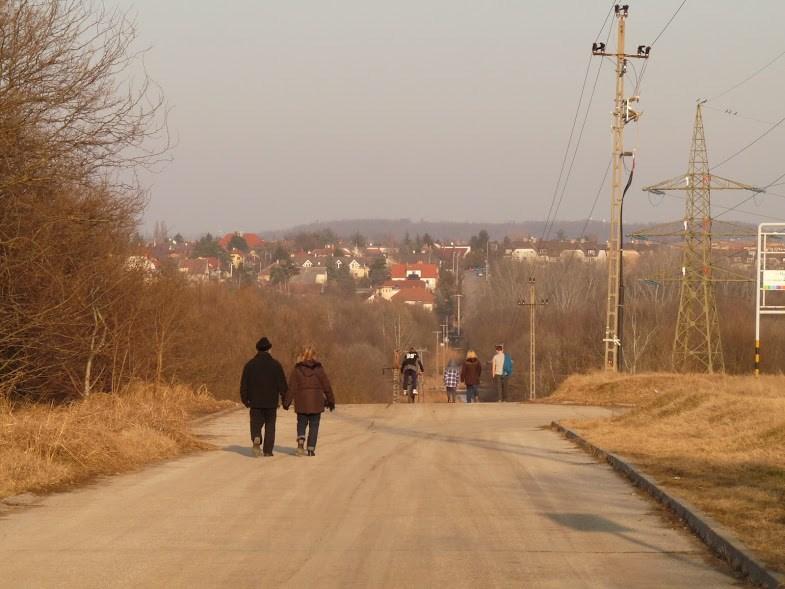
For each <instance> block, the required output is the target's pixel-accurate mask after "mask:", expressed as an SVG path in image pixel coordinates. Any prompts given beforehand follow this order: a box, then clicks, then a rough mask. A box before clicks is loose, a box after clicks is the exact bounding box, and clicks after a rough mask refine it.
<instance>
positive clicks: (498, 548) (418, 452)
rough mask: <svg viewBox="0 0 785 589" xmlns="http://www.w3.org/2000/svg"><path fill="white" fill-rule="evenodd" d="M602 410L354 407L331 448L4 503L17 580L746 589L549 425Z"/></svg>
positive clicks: (1, 572)
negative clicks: (27, 503)
mask: <svg viewBox="0 0 785 589" xmlns="http://www.w3.org/2000/svg"><path fill="white" fill-rule="evenodd" d="M601 411H602V410H599V409H590V408H567V407H550V406H536V405H535V406H531V405H528V406H521V405H513V404H510V405H506V404H504V405H499V404H491V403H488V404H480V405H464V404H455V405H416V406H406V405H398V406H394V407H385V406H381V405H377V406H353V407H339V411H337V412H336V413H335V414H332V415H326V416H325V420H324V421H323V425H322V428H323V433H322V438H321V439H320V441H319V447H318V449H317V456H316V457H314V458H307V457H303V458H298V457H295V456H293V446H294V444H293V441H294V440H293V438H294V435H293V432H294V420H293V416H292V415H291V413H283V412H281V414H280V418H279V434H278V441H279V444H280V447H278V448H277V449H276V456H274V457H273V458H258V459H254V458H252V457H251V454H250V452H249V449H248V447H247V440H246V436H247V434H246V415H245V413H244V412H236V413H232V414H230V415H227V416H224V417H221V418H219V419H217V420H216V421H214V422H212V423H211V424H209V425H207V426H205V428H204V429H205V433H206V434H208V435H209V436H211V439H212V441H213V442H214V443H215V444H216V445H218V446H219V447H221V448H222V450H219V451H215V452H207V453H202V454H199V455H194V456H190V457H186V458H184V459H181V460H176V461H172V462H168V463H165V464H160V465H157V466H154V467H152V468H149V469H146V470H144V471H142V472H138V473H133V474H130V475H124V476H119V477H115V478H112V479H108V480H104V481H101V482H99V483H96V484H95V485H92V486H90V487H87V488H84V489H81V490H78V491H74V492H71V493H63V494H57V495H52V496H50V497H47V498H44V499H42V500H40V501H39V502H37V503H36V504H35V505H32V506H27V507H15V508H4V509H3V510H2V511H1V512H0V585H2V586H3V587H80V588H81V587H167V588H168V587H188V588H194V587H279V586H280V587H320V588H321V587H569V588H576V587H592V588H594V587H624V588H629V587H657V588H662V587H731V586H738V585H737V584H736V583H735V582H734V580H733V579H732V578H731V577H730V576H728V575H727V574H726V573H725V572H723V571H722V570H721V568H720V567H719V565H718V564H717V563H716V562H714V561H712V560H711V559H710V557H708V555H707V553H706V551H705V550H704V549H703V547H702V546H701V545H699V544H698V543H697V542H696V541H695V540H694V539H693V538H692V537H691V536H689V535H687V534H685V533H683V532H682V531H679V530H674V529H672V528H671V526H670V525H669V524H668V523H667V521H666V520H665V519H663V518H662V516H661V515H660V514H659V513H658V512H657V511H656V510H655V508H654V507H652V505H651V504H650V503H648V502H647V501H646V500H645V499H642V498H640V497H639V496H638V495H636V494H635V493H634V492H633V490H632V489H631V487H630V486H628V485H627V484H626V483H625V482H624V481H623V480H622V479H620V478H619V477H618V476H617V475H615V474H614V473H613V472H612V471H610V470H609V469H608V468H607V467H606V466H604V465H600V464H597V463H595V462H594V461H593V460H591V459H590V458H588V457H587V456H586V455H585V454H584V453H583V452H581V451H579V450H577V449H575V448H574V447H573V446H572V445H571V444H569V443H567V442H565V441H564V440H562V439H561V438H560V437H559V436H557V435H556V434H554V433H552V432H550V431H548V430H544V429H542V428H541V427H540V426H542V425H544V424H546V423H548V422H549V421H550V420H551V419H553V418H563V417H568V416H575V415H589V414H598V413H600V412H601Z"/></svg>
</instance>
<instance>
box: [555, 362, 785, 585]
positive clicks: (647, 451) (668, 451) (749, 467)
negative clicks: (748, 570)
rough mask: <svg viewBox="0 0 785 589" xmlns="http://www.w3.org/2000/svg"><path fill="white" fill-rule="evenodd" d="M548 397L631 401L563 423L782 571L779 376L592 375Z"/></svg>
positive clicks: (784, 497)
mask: <svg viewBox="0 0 785 589" xmlns="http://www.w3.org/2000/svg"><path fill="white" fill-rule="evenodd" d="M551 402H576V403H586V404H599V405H605V404H619V403H628V404H631V405H634V407H632V408H631V409H630V410H629V411H626V412H624V413H623V414H621V415H616V416H614V417H612V418H608V419H601V420H592V421H572V422H566V423H565V425H567V426H569V427H573V428H575V429H576V430H578V431H580V432H581V433H582V434H584V435H585V436H586V437H587V438H588V439H589V440H591V441H592V442H593V443H595V444H597V445H598V446H600V447H602V448H604V449H606V450H608V451H611V452H614V453H618V454H621V455H622V456H626V457H627V458H629V459H631V460H632V461H633V462H634V463H635V464H637V465H638V466H639V467H641V468H642V470H643V471H645V472H646V473H648V474H650V475H652V476H653V477H654V478H655V479H656V480H657V481H658V482H660V483H661V484H662V485H663V486H665V487H666V488H669V489H671V490H672V491H674V492H675V493H676V494H677V495H679V496H681V497H684V498H685V499H687V500H688V501H690V502H691V503H693V504H694V505H696V506H697V507H698V508H699V509H701V510H703V511H704V512H705V513H707V514H709V515H710V516H711V517H713V518H714V519H716V520H717V521H718V522H720V523H721V524H723V525H725V526H727V527H728V528H730V529H731V530H733V531H734V532H735V533H736V534H737V535H738V536H739V538H740V539H741V540H742V541H743V542H744V543H745V544H747V546H749V547H750V548H752V549H753V550H754V551H756V552H757V553H758V554H759V555H760V556H761V557H762V558H763V560H764V561H766V562H767V563H768V564H769V565H771V566H772V567H774V568H776V569H778V570H780V571H785V459H783V457H785V377H783V376H767V377H761V378H759V379H756V378H754V377H751V376H749V377H746V376H708V375H673V374H643V375H635V376H619V375H613V376H606V375H604V374H592V375H588V376H576V377H571V378H569V379H567V380H566V381H565V382H564V384H563V385H562V387H561V388H560V389H559V390H557V391H556V392H555V393H554V395H553V396H552V397H551Z"/></svg>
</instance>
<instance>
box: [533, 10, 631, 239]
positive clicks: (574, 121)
mask: <svg viewBox="0 0 785 589" xmlns="http://www.w3.org/2000/svg"><path fill="white" fill-rule="evenodd" d="M614 5H615V0H613V1H612V2H611V5H610V8H608V13H607V14H606V15H605V20H603V22H602V26H601V27H600V30H599V32H598V33H597V36H596V37H595V40H597V39H599V38H600V35H602V32H603V31H604V30H605V25H607V24H608V19H609V18H610V16H611V14H612V12H613V7H614ZM610 30H611V31H612V30H613V28H612V27H611V29H610ZM609 35H610V33H609ZM591 62H592V56H589V61H588V63H587V64H586V73H585V74H584V76H583V85H582V86H581V92H580V95H579V97H578V105H577V106H576V107H575V115H574V116H573V119H572V127H571V128H570V136H569V138H568V139H567V145H566V146H565V148H564V156H563V157H562V162H561V168H560V169H559V177H558V178H557V180H556V186H554V188H553V195H552V196H551V204H550V207H549V208H548V214H547V215H546V217H545V224H544V226H543V235H542V239H544V238H545V232H546V231H547V230H548V225H549V223H550V222H551V213H552V212H553V207H554V205H555V204H556V196H557V195H558V193H559V186H560V185H561V181H562V178H563V177H564V167H565V166H566V164H567V158H568V156H569V153H570V146H571V145H572V138H573V137H574V135H575V126H576V125H577V123H578V116H579V115H580V112H581V105H582V104H583V96H584V93H585V92H586V82H587V81H588V79H589V72H590V71H591ZM595 86H596V84H595Z"/></svg>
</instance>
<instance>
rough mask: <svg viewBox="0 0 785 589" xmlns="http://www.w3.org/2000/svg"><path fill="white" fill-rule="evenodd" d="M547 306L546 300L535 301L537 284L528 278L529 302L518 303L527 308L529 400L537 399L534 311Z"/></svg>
mask: <svg viewBox="0 0 785 589" xmlns="http://www.w3.org/2000/svg"><path fill="white" fill-rule="evenodd" d="M547 304H548V299H540V300H539V301H538V300H537V282H536V280H535V279H534V278H529V302H528V303H527V302H526V299H521V300H519V301H518V305H519V306H521V307H529V400H530V401H534V400H535V399H536V398H537V359H536V358H537V355H536V352H537V338H536V333H535V327H536V321H535V310H536V309H537V307H541V306H544V305H547Z"/></svg>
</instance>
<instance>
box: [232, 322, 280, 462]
mask: <svg viewBox="0 0 785 589" xmlns="http://www.w3.org/2000/svg"><path fill="white" fill-rule="evenodd" d="M272 347H273V345H272V344H271V343H270V340H268V339H267V338H266V337H263V338H262V339H260V340H259V341H258V342H257V343H256V349H257V350H258V353H257V354H256V356H254V357H253V358H251V359H250V360H249V361H248V362H247V363H246V365H245V368H243V377H242V379H241V381H240V398H241V399H242V401H243V405H245V406H246V407H248V408H249V409H250V413H251V440H252V441H253V453H254V456H259V454H260V448H259V446H260V445H261V443H262V425H264V448H263V449H264V455H265V456H272V455H273V446H274V445H275V418H276V413H277V411H278V399H281V401H283V398H284V395H285V394H286V390H287V386H286V376H285V375H284V372H283V368H282V367H281V364H280V363H279V362H278V360H276V359H275V358H273V357H272V356H271V355H270V348H272Z"/></svg>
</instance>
